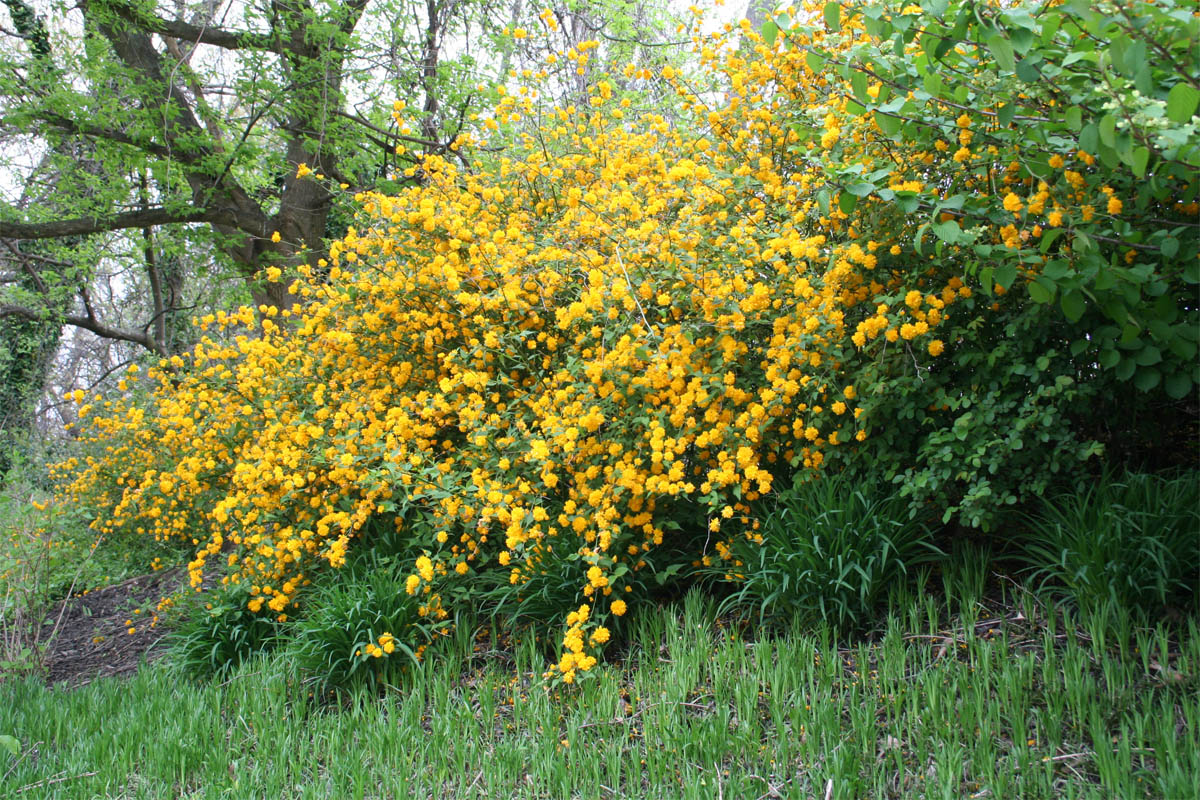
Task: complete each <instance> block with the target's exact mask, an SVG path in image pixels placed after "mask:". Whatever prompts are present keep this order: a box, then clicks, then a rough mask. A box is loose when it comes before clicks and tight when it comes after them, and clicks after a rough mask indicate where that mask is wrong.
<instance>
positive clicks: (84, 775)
mask: <svg viewBox="0 0 1200 800" xmlns="http://www.w3.org/2000/svg"><path fill="white" fill-rule="evenodd" d="M59 774H60V775H61V774H62V773H59ZM99 774H100V773H99V772H81V773H79V774H78V775H68V776H66V777H63V778H57V777H56V778H47V779H45V780H41V781H38V782H37V783H31V784H29V785H27V786H22V787H21V788H20V789H17V794H24V793H25V792H28V791H29V790H31V789H40V788H41V787H43V786H49V785H51V784H53V783H63V782H64V781H73V780H77V779H79V778H90V777H92V776H93V775H99Z"/></svg>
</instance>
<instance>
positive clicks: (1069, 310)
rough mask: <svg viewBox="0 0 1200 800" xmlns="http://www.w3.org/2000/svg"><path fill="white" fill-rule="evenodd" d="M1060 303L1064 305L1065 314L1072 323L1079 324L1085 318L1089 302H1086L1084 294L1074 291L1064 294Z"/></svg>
mask: <svg viewBox="0 0 1200 800" xmlns="http://www.w3.org/2000/svg"><path fill="white" fill-rule="evenodd" d="M1059 302H1060V303H1061V304H1062V310H1063V314H1065V315H1066V317H1067V319H1069V320H1070V321H1071V322H1078V321H1079V318H1080V317H1082V316H1083V312H1084V311H1086V310H1087V301H1086V300H1084V298H1083V294H1082V293H1081V292H1078V291H1076V290H1074V289H1070V290H1068V291H1066V292H1063V295H1062V298H1060V300H1059Z"/></svg>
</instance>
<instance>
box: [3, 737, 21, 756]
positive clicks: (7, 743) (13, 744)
mask: <svg viewBox="0 0 1200 800" xmlns="http://www.w3.org/2000/svg"><path fill="white" fill-rule="evenodd" d="M0 747H3V748H4V749H5V750H7V751H8V752H9V753H11V754H12V755H14V756H19V755H21V742H20V741H19V740H18V739H17V737H15V736H9V735H8V734H6V733H5V734H0Z"/></svg>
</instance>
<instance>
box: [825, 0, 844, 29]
mask: <svg viewBox="0 0 1200 800" xmlns="http://www.w3.org/2000/svg"><path fill="white" fill-rule="evenodd" d="M825 26H826V27H827V28H829V30H831V31H837V30H841V28H842V7H841V5H839V4H838V3H833V2H830V3H826V4H825Z"/></svg>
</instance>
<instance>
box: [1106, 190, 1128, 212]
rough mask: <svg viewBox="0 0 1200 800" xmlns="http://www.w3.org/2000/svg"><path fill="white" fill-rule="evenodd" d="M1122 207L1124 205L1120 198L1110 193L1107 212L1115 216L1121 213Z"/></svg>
mask: <svg viewBox="0 0 1200 800" xmlns="http://www.w3.org/2000/svg"><path fill="white" fill-rule="evenodd" d="M1124 207H1125V206H1124V204H1123V203H1122V202H1121V199H1120V198H1119V197H1117V196H1116V195H1112V196H1110V197H1109V198H1108V213H1109V214H1112V215H1113V216H1116V215H1117V214H1120V213H1121V209H1122V208H1124Z"/></svg>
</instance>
